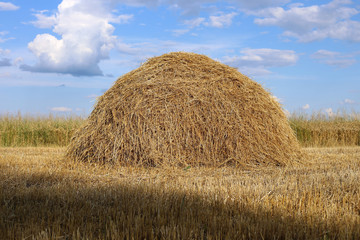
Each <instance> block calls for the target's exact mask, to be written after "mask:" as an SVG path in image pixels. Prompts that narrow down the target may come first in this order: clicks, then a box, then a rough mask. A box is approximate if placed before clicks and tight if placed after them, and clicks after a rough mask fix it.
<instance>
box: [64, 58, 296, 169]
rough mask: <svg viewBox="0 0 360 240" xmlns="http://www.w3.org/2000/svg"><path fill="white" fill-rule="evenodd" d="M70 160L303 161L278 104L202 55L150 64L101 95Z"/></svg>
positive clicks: (219, 163)
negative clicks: (300, 159)
mask: <svg viewBox="0 0 360 240" xmlns="http://www.w3.org/2000/svg"><path fill="white" fill-rule="evenodd" d="M67 155H68V156H69V157H71V158H73V159H76V160H80V161H91V162H93V161H97V162H119V163H120V164H122V165H145V166H158V165H164V164H165V165H181V166H186V165H206V166H223V165H233V166H249V165H251V166H253V165H285V164H291V163H292V162H294V161H296V160H297V159H298V157H299V155H300V148H299V145H298V142H297V140H296V138H295V136H294V134H293V131H292V130H291V128H290V126H289V124H288V121H287V118H286V117H285V115H284V113H283V111H282V109H281V107H280V106H279V104H278V102H276V101H275V100H274V99H273V98H272V97H271V95H270V94H269V93H268V92H267V91H265V90H264V89H263V88H262V87H261V85H260V84H258V83H256V82H254V81H252V80H251V79H250V78H248V77H246V76H244V75H243V74H241V73H240V72H238V71H237V70H236V69H234V68H231V67H229V66H227V65H224V64H221V63H219V62H217V61H214V60H212V59H210V58H208V57H206V56H204V55H199V54H194V53H184V52H174V53H169V54H164V55H162V56H159V57H154V58H151V59H149V60H148V61H147V62H145V63H144V64H143V65H142V66H140V67H139V68H137V69H135V70H133V71H131V72H129V73H127V74H125V75H124V76H122V77H120V78H119V79H118V80H117V81H116V82H115V83H114V85H113V86H112V87H111V88H110V89H109V90H108V91H107V92H105V93H104V94H103V96H101V97H100V98H99V100H98V103H97V105H96V106H95V108H94V110H93V111H92V113H91V115H90V117H89V119H88V120H87V122H86V124H85V125H84V126H83V127H82V128H81V129H79V130H78V131H77V132H76V133H75V135H74V136H73V138H72V141H71V143H70V145H69V147H68V151H67Z"/></svg>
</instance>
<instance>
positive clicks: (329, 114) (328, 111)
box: [325, 108, 334, 117]
mask: <svg viewBox="0 0 360 240" xmlns="http://www.w3.org/2000/svg"><path fill="white" fill-rule="evenodd" d="M325 112H326V113H327V115H328V116H329V117H332V116H334V112H333V110H332V108H327V109H325Z"/></svg>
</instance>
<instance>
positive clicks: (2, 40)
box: [0, 31, 14, 43]
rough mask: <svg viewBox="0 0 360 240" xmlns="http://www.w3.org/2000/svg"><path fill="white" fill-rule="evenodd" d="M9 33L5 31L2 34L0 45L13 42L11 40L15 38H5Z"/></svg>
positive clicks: (0, 34)
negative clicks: (9, 41)
mask: <svg viewBox="0 0 360 240" xmlns="http://www.w3.org/2000/svg"><path fill="white" fill-rule="evenodd" d="M8 33H9V32H7V31H3V32H0V43H3V42H6V41H8V40H11V39H14V38H11V37H10V38H3V36H5V35H7V34H8Z"/></svg>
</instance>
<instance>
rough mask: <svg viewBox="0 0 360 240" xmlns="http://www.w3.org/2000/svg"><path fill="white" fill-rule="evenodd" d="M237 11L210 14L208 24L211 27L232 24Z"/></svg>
mask: <svg viewBox="0 0 360 240" xmlns="http://www.w3.org/2000/svg"><path fill="white" fill-rule="evenodd" d="M236 15H237V13H235V12H232V13H228V14H220V15H218V16H210V19H209V22H208V23H206V25H208V26H211V27H217V28H223V27H228V26H230V25H231V24H232V19H233V17H235V16H236Z"/></svg>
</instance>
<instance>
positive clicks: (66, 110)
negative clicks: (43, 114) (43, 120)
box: [50, 107, 72, 112]
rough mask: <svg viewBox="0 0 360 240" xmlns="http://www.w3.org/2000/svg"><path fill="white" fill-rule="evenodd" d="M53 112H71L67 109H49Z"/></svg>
mask: <svg viewBox="0 0 360 240" xmlns="http://www.w3.org/2000/svg"><path fill="white" fill-rule="evenodd" d="M50 110H51V111H53V112H71V111H72V109H71V108H68V107H53V108H51V109H50Z"/></svg>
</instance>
